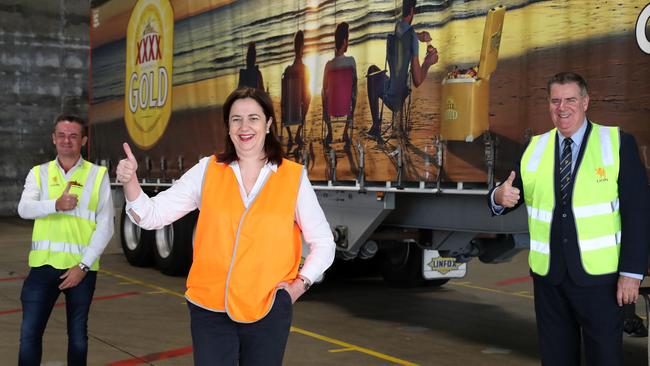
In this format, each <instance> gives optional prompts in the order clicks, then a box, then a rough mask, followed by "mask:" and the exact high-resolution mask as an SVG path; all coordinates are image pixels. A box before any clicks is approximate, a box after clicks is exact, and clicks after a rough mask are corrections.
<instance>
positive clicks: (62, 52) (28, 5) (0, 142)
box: [0, 0, 90, 216]
mask: <svg viewBox="0 0 650 366" xmlns="http://www.w3.org/2000/svg"><path fill="white" fill-rule="evenodd" d="M89 12H90V5H89V2H88V0H37V1H33V0H32V1H18V0H13V1H9V0H0V80H1V81H0V85H1V86H2V90H1V91H0V110H1V111H2V113H0V156H1V157H2V158H1V159H0V216H13V215H16V207H17V205H18V200H19V199H20V194H21V192H22V187H23V184H24V180H25V176H26V175H27V173H28V171H29V169H30V168H31V167H32V166H34V165H36V164H39V163H42V162H45V161H47V160H51V159H52V158H53V157H54V156H55V150H54V146H53V145H52V138H51V133H52V121H53V119H54V118H55V117H56V115H58V114H59V113H61V112H62V111H65V112H69V113H76V114H80V115H81V116H83V117H84V118H86V116H87V111H88V106H87V100H88V97H87V94H88V87H87V86H88V69H89V38H90V37H89Z"/></svg>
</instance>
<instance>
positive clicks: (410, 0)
mask: <svg viewBox="0 0 650 366" xmlns="http://www.w3.org/2000/svg"><path fill="white" fill-rule="evenodd" d="M415 2H416V0H404V1H403V2H402V18H403V17H406V16H408V15H410V14H411V9H414V10H415Z"/></svg>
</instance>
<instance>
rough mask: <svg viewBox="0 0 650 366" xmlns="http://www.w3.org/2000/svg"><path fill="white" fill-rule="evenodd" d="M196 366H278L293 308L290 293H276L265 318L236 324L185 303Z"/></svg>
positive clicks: (282, 354) (225, 317)
mask: <svg viewBox="0 0 650 366" xmlns="http://www.w3.org/2000/svg"><path fill="white" fill-rule="evenodd" d="M188 307H189V308H190V321H191V328H192V347H193V349H194V365H196V366H213V365H219V366H237V365H239V366H257V365H263V366H274V365H277V366H280V365H282V358H283V357H284V348H285V347H286V345H287V339H288V337H289V329H290V327H291V319H292V317H293V305H292V304H291V297H290V296H289V293H287V292H286V291H284V290H280V291H278V293H277V294H276V297H275V303H274V304H273V307H272V308H271V310H270V311H269V313H268V314H266V316H265V317H264V318H262V319H260V320H258V321H256V322H254V323H247V324H244V323H237V322H234V321H232V320H230V318H229V317H228V315H226V314H225V313H216V312H213V311H209V310H205V309H203V308H201V307H198V306H196V305H194V304H192V303H190V302H188Z"/></svg>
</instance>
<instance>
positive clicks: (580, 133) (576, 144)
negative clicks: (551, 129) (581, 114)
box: [557, 118, 587, 170]
mask: <svg viewBox="0 0 650 366" xmlns="http://www.w3.org/2000/svg"><path fill="white" fill-rule="evenodd" d="M585 132H587V119H586V118H585V120H584V121H583V122H582V126H580V128H578V130H577V131H576V132H575V133H574V134H573V135H571V136H569V137H571V140H572V141H573V143H572V144H571V170H573V168H575V166H576V161H577V160H578V153H579V152H580V146H581V145H582V140H583V139H584V137H585ZM557 136H558V141H559V143H558V144H557V148H558V151H559V153H560V155H562V148H563V147H564V146H563V142H564V139H565V138H566V137H567V136H564V135H562V133H561V132H560V130H557Z"/></svg>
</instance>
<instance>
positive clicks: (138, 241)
mask: <svg viewBox="0 0 650 366" xmlns="http://www.w3.org/2000/svg"><path fill="white" fill-rule="evenodd" d="M120 234H121V238H122V251H123V252H124V256H125V257H126V260H127V261H128V262H129V264H131V265H132V266H136V267H146V266H150V265H152V264H153V246H154V232H153V231H150V230H144V229H141V228H140V227H139V226H138V225H136V224H134V223H133V222H131V219H129V217H128V216H127V215H126V207H123V208H122V217H121V220H120Z"/></svg>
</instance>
